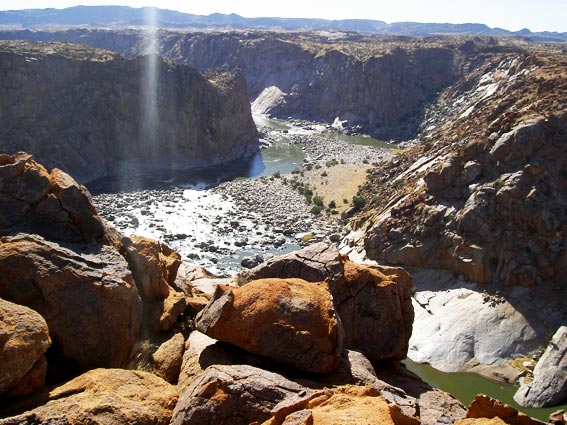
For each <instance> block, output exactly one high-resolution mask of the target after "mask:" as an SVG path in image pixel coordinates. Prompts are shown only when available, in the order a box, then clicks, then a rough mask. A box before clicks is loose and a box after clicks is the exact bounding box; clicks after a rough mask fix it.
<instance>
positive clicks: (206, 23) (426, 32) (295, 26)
mask: <svg viewBox="0 0 567 425" xmlns="http://www.w3.org/2000/svg"><path fill="white" fill-rule="evenodd" d="M152 9H153V10H154V11H155V16H156V19H157V23H158V25H159V26H160V27H162V28H177V29H179V28H186V29H198V30H204V29H211V30H221V29H231V30H245V29H250V30H255V29H258V30H281V31H324V30H335V31H354V32H360V33H364V34H388V35H411V36H431V35H439V34H473V35H475V34H477V35H504V36H516V37H528V38H530V39H531V40H533V41H549V42H565V41H567V32H562V33H560V32H550V31H545V32H532V31H530V30H529V29H523V30H520V31H508V30H505V29H502V28H490V27H488V26H487V25H484V24H477V23H470V24H449V23H419V22H395V23H392V24H388V23H386V22H383V21H376V20H370V19H343V20H326V19H307V18H270V17H263V18H244V17H242V16H240V15H236V14H234V13H233V14H229V15H225V14H221V13H214V14H212V15H208V16H203V15H193V14H188V13H182V12H177V11H173V10H167V9H158V8H149V7H144V8H132V7H128V6H75V7H69V8H65V9H25V10H7V11H0V26H17V27H20V28H30V29H33V28H45V27H46V26H79V25H80V26H90V27H101V26H111V27H127V26H139V25H144V23H145V22H146V19H147V17H148V15H149V13H148V12H149V11H151V10H152Z"/></svg>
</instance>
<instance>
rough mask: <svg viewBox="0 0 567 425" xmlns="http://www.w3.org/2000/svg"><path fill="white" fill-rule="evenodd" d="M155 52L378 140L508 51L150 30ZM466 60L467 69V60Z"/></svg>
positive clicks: (126, 47) (135, 36) (134, 43)
mask: <svg viewBox="0 0 567 425" xmlns="http://www.w3.org/2000/svg"><path fill="white" fill-rule="evenodd" d="M16 34H17V35H14V34H10V33H6V34H4V37H6V38H14V37H18V38H23V39H32V40H45V41H69V42H73V43H79V44H86V45H90V46H94V47H98V48H104V49H108V50H111V51H114V52H117V53H120V54H122V55H125V56H127V57H132V56H136V55H138V54H142V53H144V52H145V51H146V49H147V48H148V45H147V41H146V40H145V35H144V34H143V33H136V32H132V31H130V32H127V33H126V32H110V31H100V30H98V31H97V30H94V31H89V30H71V31H65V32H39V31H34V32H19V33H16ZM157 44H158V50H159V53H160V54H161V55H162V56H163V57H166V58H168V59H170V60H173V61H175V62H177V63H182V64H187V65H190V66H194V67H195V68H197V69H199V70H201V71H204V70H208V69H215V68H221V69H225V70H233V69H241V70H242V73H243V75H244V77H245V78H246V81H247V83H248V91H249V93H250V96H251V99H256V98H257V97H259V96H260V95H261V94H262V93H263V91H264V90H265V89H269V90H268V92H264V93H263V95H262V96H260V99H259V100H258V102H256V106H259V105H260V104H261V105H262V106H261V108H260V107H259V108H257V111H258V112H264V113H270V114H272V115H274V116H278V117H283V118H286V117H288V116H294V117H298V118H305V119H312V120H325V121H327V122H331V123H332V122H333V121H334V120H335V118H337V117H339V118H340V119H341V120H348V122H349V123H350V124H360V125H363V126H365V127H367V128H368V129H369V130H371V131H373V132H375V133H376V134H379V135H381V136H383V137H385V138H393V137H401V136H407V135H408V134H415V133H416V131H417V128H418V126H419V124H420V122H421V120H422V116H423V113H424V108H425V106H426V105H427V103H429V102H430V101H432V100H433V99H434V98H435V97H436V96H437V93H438V92H439V91H440V90H441V89H443V88H445V87H447V86H449V85H450V84H452V83H454V82H455V81H456V80H457V79H458V78H460V77H462V75H463V71H464V70H466V69H467V68H468V64H469V60H470V59H472V60H475V58H476V57H477V56H482V55H483V54H487V53H494V52H495V51H496V52H497V51H507V50H511V49H514V50H518V47H516V46H514V45H512V44H511V42H510V41H504V40H497V39H495V38H488V37H486V38H480V37H475V38H474V40H473V39H472V38H466V37H453V38H445V39H443V38H439V37H437V38H428V39H414V38H405V39H403V40H402V39H399V38H385V37H384V38H374V37H373V38H370V37H364V36H361V35H352V34H330V35H325V34H322V33H281V32H278V33H273V32H272V33H270V32H232V33H231V32H222V33H188V34H187V33H186V34H181V33H175V32H166V31H160V32H159V34H158V41H157ZM472 60H471V61H472Z"/></svg>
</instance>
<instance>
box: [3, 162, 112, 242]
mask: <svg viewBox="0 0 567 425" xmlns="http://www.w3.org/2000/svg"><path fill="white" fill-rule="evenodd" d="M17 232H24V233H31V234H37V235H39V236H42V237H44V238H46V239H50V240H54V241H58V242H70V243H81V244H83V243H109V240H110V238H111V235H110V234H111V230H110V229H109V228H108V227H107V226H106V225H105V224H104V222H103V221H102V219H101V218H100V216H99V215H98V213H97V211H96V209H95V208H94V206H93V204H92V200H91V196H90V194H89V192H88V191H87V189H86V188H85V187H84V186H82V185H79V184H78V183H77V182H76V181H75V180H73V178H71V177H70V176H69V175H67V174H65V173H64V172H62V171H61V170H59V169H57V168H55V169H53V170H52V171H51V173H49V172H48V171H47V170H46V169H45V168H44V167H43V166H42V165H40V164H38V163H37V162H35V161H34V160H33V159H32V156H31V155H29V154H26V153H18V154H15V155H12V156H10V155H0V236H4V235H8V234H14V233H17Z"/></svg>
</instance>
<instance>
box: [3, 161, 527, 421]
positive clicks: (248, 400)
mask: <svg viewBox="0 0 567 425" xmlns="http://www.w3.org/2000/svg"><path fill="white" fill-rule="evenodd" d="M0 159H1V162H0V213H1V214H0V217H1V218H2V221H1V222H0V270H1V273H0V365H2V367H1V368H0V397H1V401H2V404H1V406H0V418H1V419H0V424H22V423H27V424H32V423H33V424H39V423H64V424H71V423H103V424H111V423H113V424H114V423H132V424H150V423H151V424H168V423H173V424H207V423H211V424H212V423H215V424H252V423H264V424H284V423H286V424H291V423H294V424H348V423H351V424H360V423H372V424H419V423H424V424H436V423H456V424H469V423H493V424H499V423H509V424H532V423H538V422H537V421H534V420H531V419H529V418H528V417H527V416H525V415H521V414H518V412H516V411H514V410H513V409H510V408H508V407H506V406H503V405H501V404H499V403H498V402H496V401H494V400H490V399H488V398H487V397H482V396H479V397H477V399H476V400H475V402H474V403H473V405H472V406H471V407H470V408H469V410H468V411H467V409H465V407H464V406H463V405H462V404H461V403H460V402H458V401H457V400H456V399H454V398H453V397H452V396H451V395H449V394H447V393H444V392H442V391H439V390H436V389H434V388H432V387H430V386H429V385H427V384H426V383H425V382H423V381H422V380H420V379H419V378H418V377H417V376H415V375H413V374H412V373H411V372H409V371H408V370H407V369H405V367H404V366H403V365H402V364H401V363H399V360H401V359H403V358H405V356H406V353H407V349H408V340H409V337H410V335H411V328H412V321H413V309H412V304H411V296H410V291H411V285H412V279H411V277H410V276H409V275H408V274H407V273H406V272H405V271H404V270H403V269H401V268H389V267H369V266H365V265H360V264H355V263H353V262H351V261H349V260H348V258H347V257H344V256H341V255H340V254H339V253H338V251H337V250H336V249H335V248H333V247H329V246H326V245H325V244H316V245H313V246H311V247H309V248H306V249H304V250H302V251H298V252H295V253H291V254H287V255H285V256H282V257H278V258H273V259H271V260H269V261H268V262H266V263H265V264H262V265H260V266H258V267H257V268H254V269H252V270H250V271H247V272H245V273H243V274H241V275H240V276H239V277H238V282H235V281H231V280H227V279H224V280H222V279H220V280H219V279H216V278H215V277H214V276H211V275H210V274H209V273H207V272H206V270H204V269H200V268H196V269H189V268H188V267H187V266H186V265H184V264H182V262H181V261H180V257H179V255H178V254H177V253H176V252H174V251H172V250H170V249H169V248H168V247H167V246H166V245H164V244H162V243H159V242H157V241H153V240H150V239H146V238H141V237H136V236H132V237H130V238H126V237H123V236H122V235H120V234H118V232H116V231H114V230H113V229H111V228H109V227H108V226H107V225H105V224H104V222H103V221H102V220H101V219H100V218H99V217H98V214H97V212H96V210H95V209H94V208H93V207H92V204H90V197H89V194H88V192H87V191H86V190H85V189H84V187H82V186H80V185H78V184H77V183H75V182H74V181H73V180H72V179H71V178H70V177H69V176H67V175H65V174H64V173H62V172H61V171H59V170H52V171H51V172H47V170H46V169H45V168H43V167H42V166H40V165H39V164H37V163H36V162H34V161H33V160H32V158H31V157H30V156H29V155H26V154H20V155H17V156H12V157H9V156H6V155H4V156H1V157H0ZM61 181H64V182H66V184H65V185H62V184H60V182H61ZM38 182H39V183H38ZM40 183H41V184H40ZM62 186H64V188H62ZM38 187H39V188H40V189H38ZM31 194H33V196H31ZM71 194H72V195H73V196H70V195H71ZM48 201H49V203H48V204H47V205H49V206H50V208H47V207H45V205H46V202H48ZM81 205H82V207H81V208H79V207H78V206H81ZM40 206H41V207H40ZM78 211H80V212H78ZM38 223H40V224H41V225H39V224H38ZM54 229H59V232H55V231H54ZM213 338H215V339H213ZM465 417H468V419H465ZM478 417H483V418H493V419H491V420H490V421H489V420H484V419H482V420H479V419H475V418H478Z"/></svg>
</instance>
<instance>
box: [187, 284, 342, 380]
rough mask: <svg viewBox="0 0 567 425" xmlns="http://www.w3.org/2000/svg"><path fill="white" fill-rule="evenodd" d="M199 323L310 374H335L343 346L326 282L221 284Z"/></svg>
mask: <svg viewBox="0 0 567 425" xmlns="http://www.w3.org/2000/svg"><path fill="white" fill-rule="evenodd" d="M195 325H196V327H197V329H198V330H199V331H201V332H203V333H204V334H206V335H208V336H210V337H212V338H215V339H218V340H220V341H223V342H229V343H231V344H234V345H236V346H238V347H240V348H243V349H245V350H247V351H250V352H252V353H256V354H261V355H263V356H266V357H270V358H272V359H274V360H277V361H280V362H282V363H286V364H288V365H291V366H295V367H297V368H298V369H301V370H304V371H307V372H319V373H328V372H331V371H333V370H334V369H335V368H336V367H337V366H338V364H339V361H340V358H341V352H342V348H343V345H342V329H341V328H340V322H339V319H338V318H337V316H336V314H335V310H334V308H333V300H332V297H331V293H330V292H329V289H328V285H327V284H326V283H324V282H319V283H311V282H306V281H304V280H301V279H275V278H274V279H260V280H254V281H252V282H249V283H248V284H246V285H244V286H243V287H241V288H230V287H222V286H219V287H217V291H216V292H215V295H214V297H213V299H212V300H211V301H210V302H209V304H208V305H207V306H206V307H205V308H204V309H203V310H202V311H201V312H200V313H199V314H198V315H197V317H196V319H195Z"/></svg>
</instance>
